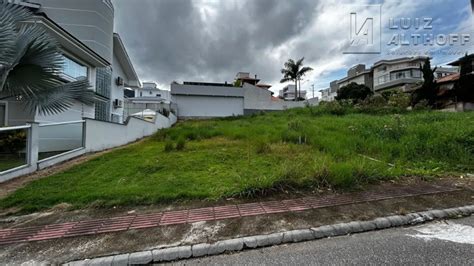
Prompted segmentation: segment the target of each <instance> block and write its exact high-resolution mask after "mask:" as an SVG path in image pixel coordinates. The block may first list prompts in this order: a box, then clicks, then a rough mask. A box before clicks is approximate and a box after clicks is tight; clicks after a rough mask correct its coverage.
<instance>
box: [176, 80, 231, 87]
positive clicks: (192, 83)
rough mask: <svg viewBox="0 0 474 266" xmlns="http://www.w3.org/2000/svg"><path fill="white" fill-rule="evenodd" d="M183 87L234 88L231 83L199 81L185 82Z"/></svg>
mask: <svg viewBox="0 0 474 266" xmlns="http://www.w3.org/2000/svg"><path fill="white" fill-rule="evenodd" d="M183 85H198V86H214V87H234V85H233V84H231V83H218V82H200V81H185V82H183Z"/></svg>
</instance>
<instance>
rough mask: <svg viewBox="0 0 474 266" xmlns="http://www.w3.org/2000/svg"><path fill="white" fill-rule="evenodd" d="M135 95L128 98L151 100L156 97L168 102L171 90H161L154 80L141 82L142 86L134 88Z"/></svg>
mask: <svg viewBox="0 0 474 266" xmlns="http://www.w3.org/2000/svg"><path fill="white" fill-rule="evenodd" d="M134 95H135V97H132V98H129V100H132V101H137V102H139V101H151V100H153V99H152V98H156V100H157V101H158V100H159V101H165V102H167V103H170V102H171V101H172V100H171V91H168V90H161V89H159V88H158V85H157V84H156V83H155V82H143V85H142V87H140V88H136V89H135V90H134Z"/></svg>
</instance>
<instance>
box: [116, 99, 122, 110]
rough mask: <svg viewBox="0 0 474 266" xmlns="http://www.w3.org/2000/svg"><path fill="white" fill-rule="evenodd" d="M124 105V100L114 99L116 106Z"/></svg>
mask: <svg viewBox="0 0 474 266" xmlns="http://www.w3.org/2000/svg"><path fill="white" fill-rule="evenodd" d="M122 107H123V101H122V100H119V99H115V100H114V108H122Z"/></svg>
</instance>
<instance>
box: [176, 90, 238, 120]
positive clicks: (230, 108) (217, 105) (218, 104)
mask: <svg viewBox="0 0 474 266" xmlns="http://www.w3.org/2000/svg"><path fill="white" fill-rule="evenodd" d="M173 97H174V99H175V102H176V104H177V105H178V117H179V118H211V117H226V116H233V115H243V114H244V98H241V97H225V96H196V95H174V96H173Z"/></svg>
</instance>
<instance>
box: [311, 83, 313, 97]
mask: <svg viewBox="0 0 474 266" xmlns="http://www.w3.org/2000/svg"><path fill="white" fill-rule="evenodd" d="M311 87H313V98H314V84H311Z"/></svg>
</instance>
